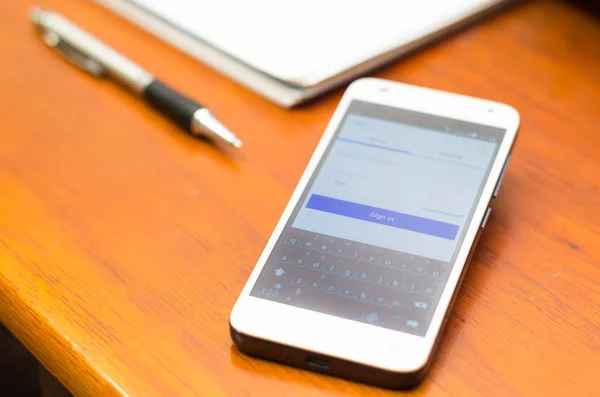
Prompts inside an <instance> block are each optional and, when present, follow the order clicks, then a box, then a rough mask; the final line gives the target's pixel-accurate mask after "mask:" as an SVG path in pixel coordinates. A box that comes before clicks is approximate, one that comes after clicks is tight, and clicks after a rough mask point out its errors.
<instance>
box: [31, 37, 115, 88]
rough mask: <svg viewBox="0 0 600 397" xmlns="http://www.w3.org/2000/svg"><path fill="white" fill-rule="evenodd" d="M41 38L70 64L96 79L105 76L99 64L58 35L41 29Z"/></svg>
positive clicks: (104, 69)
mask: <svg viewBox="0 0 600 397" xmlns="http://www.w3.org/2000/svg"><path fill="white" fill-rule="evenodd" d="M42 37H43V39H44V42H45V43H46V44H47V45H48V46H50V47H52V48H54V49H55V50H56V51H58V52H59V53H60V54H61V55H62V56H64V57H65V58H66V59H67V60H68V61H69V62H71V63H72V64H74V65H76V66H78V67H79V68H81V69H83V70H85V71H86V72H88V73H90V74H92V75H94V76H96V77H104V76H106V75H107V72H108V71H107V70H106V68H105V67H104V66H102V64H101V63H100V62H98V61H96V60H95V59H92V58H90V57H88V56H87V55H85V54H84V53H82V52H81V51H79V50H78V49H77V48H75V47H73V46H72V45H70V44H69V43H67V42H66V41H65V40H63V39H62V38H61V37H60V35H59V34H57V33H55V32H53V31H51V30H47V29H43V30H42Z"/></svg>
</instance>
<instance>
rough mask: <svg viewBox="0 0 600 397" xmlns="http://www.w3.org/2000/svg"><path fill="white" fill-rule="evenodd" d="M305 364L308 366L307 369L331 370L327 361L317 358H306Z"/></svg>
mask: <svg viewBox="0 0 600 397" xmlns="http://www.w3.org/2000/svg"><path fill="white" fill-rule="evenodd" d="M306 364H308V366H309V367H311V368H314V369H317V370H319V371H329V370H330V369H331V366H330V365H329V362H328V361H327V360H325V359H322V358H318V357H308V358H307V359H306Z"/></svg>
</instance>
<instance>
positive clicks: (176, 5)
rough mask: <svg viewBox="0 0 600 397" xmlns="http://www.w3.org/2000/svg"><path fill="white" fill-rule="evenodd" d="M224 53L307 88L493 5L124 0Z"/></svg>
mask: <svg viewBox="0 0 600 397" xmlns="http://www.w3.org/2000/svg"><path fill="white" fill-rule="evenodd" d="M129 2H131V3H134V4H137V5H138V6H141V7H143V8H145V9H147V10H148V11H150V12H152V13H154V14H155V15H158V16H160V17H161V18H163V19H165V20H167V21H168V22H170V23H171V24H173V25H176V26H178V27H179V28H180V29H183V30H185V31H187V32H188V33H190V34H192V35H194V36H196V37H198V38H199V39H201V40H203V41H205V42H206V43H208V44H210V45H212V46H214V47H216V48H218V49H219V50H221V51H223V52H225V53H227V54H228V55H230V56H232V57H234V58H237V59H238V60H240V61H242V62H244V63H246V64H248V65H249V66H251V67H253V68H255V69H258V70H260V71H262V72H264V73H266V74H268V75H271V76H273V77H275V78H278V79H280V80H283V81H287V82H291V83H295V84H299V85H304V86H310V85H314V84H318V83H319V82H320V81H322V80H324V79H327V78H329V77H332V76H335V75H336V74H338V73H340V72H342V71H344V70H347V69H349V68H352V67H353V66H355V65H357V64H359V63H361V62H364V61H366V60H368V59H371V58H373V57H375V56H378V55H381V54H383V53H385V52H387V51H392V50H394V49H397V48H399V47H402V46H404V45H407V44H410V43H412V42H414V41H415V40H418V39H420V38H422V37H423V36H427V35H429V34H432V33H434V32H435V31H437V30H440V29H443V28H446V27H448V26H451V25H453V24H455V23H457V22H459V21H460V20H462V19H464V18H465V17H468V16H470V15H472V14H474V13H476V12H478V11H480V10H482V9H485V8H488V7H489V6H491V5H493V4H495V3H498V2H499V0H418V1H414V0H411V1H409V0H364V1H356V0H302V1H300V0H298V1H291V0H290V1H285V0H283V1H282V0H129Z"/></svg>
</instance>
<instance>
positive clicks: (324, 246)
mask: <svg viewBox="0 0 600 397" xmlns="http://www.w3.org/2000/svg"><path fill="white" fill-rule="evenodd" d="M316 249H317V251H319V252H325V253H327V252H329V251H331V247H330V246H329V244H319V245H317V248H316Z"/></svg>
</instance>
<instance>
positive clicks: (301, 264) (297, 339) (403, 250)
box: [230, 78, 519, 388]
mask: <svg viewBox="0 0 600 397" xmlns="http://www.w3.org/2000/svg"><path fill="white" fill-rule="evenodd" d="M518 126H519V114H518V112H517V111H516V110H515V109H514V108H512V107H510V106H507V105H505V104H501V103H497V102H491V101H487V100H483V99H477V98H472V97H467V96H462V95H457V94H452V93H448V92H442V91H437V90H433V89H427V88H422V87H416V86H411V85H407V84H401V83H397V82H390V81H386V80H381V79H373V78H365V79H360V80H357V81H355V82H354V83H352V84H351V85H350V86H349V87H348V89H347V91H346V92H345V94H344V96H343V98H342V100H341V102H340V104H339V106H338V108H337V109H336V111H335V113H334V115H333V117H332V119H331V121H330V123H329V125H328V127H327V129H326V131H325V133H324V135H323V137H322V139H321V141H320V143H319V144H318V146H317V148H316V150H315V152H314V154H313V156H312V159H311V160H310V162H309V164H308V167H307V168H306V170H305V172H304V174H303V176H302V178H301V179H300V182H299V184H298V186H297V188H296V189H295V191H294V193H293V195H292V198H291V200H290V201H289V203H288V205H287V207H286V209H285V211H284V213H283V215H282V217H281V219H280V220H279V222H278V224H277V226H276V228H275V231H274V232H273V234H272V236H271V238H270V239H269V241H268V243H267V245H266V247H265V249H264V251H263V253H262V255H261V257H260V258H259V260H258V263H257V264H256V267H255V268H254V271H253V272H252V274H251V276H250V278H249V280H248V282H247V284H246V286H245V287H244V289H243V291H242V293H241V295H240V297H239V298H238V300H237V302H236V304H235V306H234V308H233V310H232V313H231V316H230V330H231V336H232V339H233V341H234V343H235V344H236V345H237V347H238V348H239V350H241V351H242V352H245V353H247V354H250V355H253V356H257V357H261V358H265V359H270V360H275V361H278V362H281V363H286V364H289V365H293V366H296V367H301V368H305V369H309V370H313V371H317V372H321V373H326V374H331V375H335V376H339V377H343V378H347V379H353V380H357V381H361V382H365V383H369V384H375V385H378V386H382V387H387V388H407V387H412V386H414V385H416V384H417V383H419V382H420V381H421V380H422V379H423V377H424V375H425V373H426V371H427V368H428V366H429V365H430V363H431V361H432V357H433V355H434V352H435V349H436V345H437V343H438V341H439V339H440V335H441V334H442V331H443V329H444V325H445V323H446V320H447V318H448V315H449V313H450V311H451V308H452V305H453V302H454V299H455V297H456V295H457V291H458V289H459V287H460V284H461V282H462V278H463V276H464V274H465V271H466V269H467V265H468V262H469V259H470V256H471V254H472V253H473V250H474V248H475V245H476V243H477V240H478V237H479V236H480V234H481V232H482V231H483V229H484V227H485V225H486V221H487V219H488V217H489V215H490V212H491V208H492V206H491V205H492V204H493V201H494V198H495V197H496V195H497V194H498V190H499V188H500V182H501V180H502V176H503V173H504V171H505V170H506V167H507V164H508V161H509V158H510V153H511V149H512V147H513V143H514V142H515V138H516V135H517V130H518Z"/></svg>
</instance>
